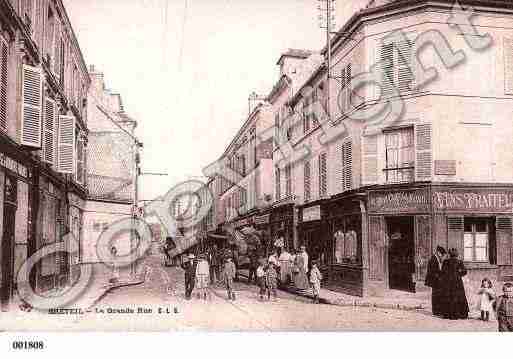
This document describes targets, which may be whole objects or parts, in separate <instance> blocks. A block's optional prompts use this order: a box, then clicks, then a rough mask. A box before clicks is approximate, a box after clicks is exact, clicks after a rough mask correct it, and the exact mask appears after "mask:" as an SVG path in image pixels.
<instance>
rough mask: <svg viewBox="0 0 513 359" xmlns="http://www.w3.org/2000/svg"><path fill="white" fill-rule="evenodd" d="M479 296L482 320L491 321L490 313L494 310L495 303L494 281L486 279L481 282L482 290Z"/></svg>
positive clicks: (480, 289)
mask: <svg viewBox="0 0 513 359" xmlns="http://www.w3.org/2000/svg"><path fill="white" fill-rule="evenodd" d="M477 294H478V295H479V296H480V298H479V310H480V311H481V320H483V321H486V322H487V321H489V320H490V312H491V311H492V310H493V302H494V301H495V291H494V290H493V286H492V281H491V280H490V279H488V278H484V279H483V280H482V281H481V288H479V291H478V292H477Z"/></svg>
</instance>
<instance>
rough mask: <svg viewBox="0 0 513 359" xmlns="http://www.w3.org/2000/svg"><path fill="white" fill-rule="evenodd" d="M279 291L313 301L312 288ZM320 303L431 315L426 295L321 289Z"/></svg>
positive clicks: (242, 274)
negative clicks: (420, 312) (364, 295)
mask: <svg viewBox="0 0 513 359" xmlns="http://www.w3.org/2000/svg"><path fill="white" fill-rule="evenodd" d="M248 273H249V272H248V271H247V270H239V276H240V277H242V278H244V279H247V278H248ZM280 290H283V291H286V292H288V293H291V294H295V295H299V296H302V297H305V298H310V299H312V300H313V292H312V288H308V289H306V290H299V289H297V288H295V287H293V286H287V287H281V288H280ZM319 297H320V298H319V299H320V301H321V303H324V304H330V305H338V306H344V307H374V308H382V309H399V310H406V311H424V312H429V313H431V299H430V296H429V295H428V293H419V294H413V293H406V292H401V291H396V290H389V291H387V292H386V293H385V295H384V296H379V297H378V296H366V297H357V296H353V295H348V294H344V293H339V292H335V291H332V290H329V289H324V288H321V291H320V296H319Z"/></svg>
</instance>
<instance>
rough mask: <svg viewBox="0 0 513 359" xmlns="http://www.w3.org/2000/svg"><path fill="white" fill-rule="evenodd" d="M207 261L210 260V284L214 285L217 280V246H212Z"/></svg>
mask: <svg viewBox="0 0 513 359" xmlns="http://www.w3.org/2000/svg"><path fill="white" fill-rule="evenodd" d="M209 260H210V283H212V284H215V283H217V281H218V280H219V277H220V273H219V252H218V250H217V245H215V244H214V246H213V247H212V249H211V250H210V252H209Z"/></svg>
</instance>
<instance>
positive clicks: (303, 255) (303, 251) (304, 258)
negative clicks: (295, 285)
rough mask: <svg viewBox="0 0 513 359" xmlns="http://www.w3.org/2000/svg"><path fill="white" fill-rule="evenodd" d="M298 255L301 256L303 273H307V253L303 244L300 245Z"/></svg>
mask: <svg viewBox="0 0 513 359" xmlns="http://www.w3.org/2000/svg"><path fill="white" fill-rule="evenodd" d="M299 255H300V256H302V257H303V266H304V268H303V269H304V271H305V274H306V273H308V253H307V252H306V247H305V246H301V247H300V253H299Z"/></svg>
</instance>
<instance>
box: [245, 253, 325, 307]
mask: <svg viewBox="0 0 513 359" xmlns="http://www.w3.org/2000/svg"><path fill="white" fill-rule="evenodd" d="M308 263H309V258H308V253H307V252H306V247H305V246H301V247H300V250H299V251H294V250H291V252H287V251H286V250H285V249H284V248H283V247H276V248H275V250H274V251H273V252H272V253H271V255H270V256H269V258H268V259H267V260H266V259H264V258H258V255H257V253H253V254H252V256H251V257H250V268H249V277H248V281H249V283H253V282H254V283H255V284H257V285H258V287H259V288H260V300H264V299H265V295H266V294H267V299H268V300H270V299H271V295H272V296H273V298H274V300H277V294H276V293H277V291H276V289H277V288H278V287H279V286H288V285H289V284H293V286H294V287H295V288H297V289H299V290H306V289H308V288H309V287H310V286H311V287H312V289H313V294H314V302H315V303H319V294H320V289H321V281H322V274H321V272H320V270H319V268H318V261H317V260H312V261H311V264H312V267H311V269H310V271H308ZM308 274H310V277H308Z"/></svg>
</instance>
